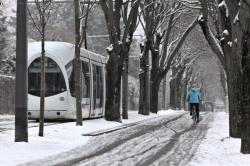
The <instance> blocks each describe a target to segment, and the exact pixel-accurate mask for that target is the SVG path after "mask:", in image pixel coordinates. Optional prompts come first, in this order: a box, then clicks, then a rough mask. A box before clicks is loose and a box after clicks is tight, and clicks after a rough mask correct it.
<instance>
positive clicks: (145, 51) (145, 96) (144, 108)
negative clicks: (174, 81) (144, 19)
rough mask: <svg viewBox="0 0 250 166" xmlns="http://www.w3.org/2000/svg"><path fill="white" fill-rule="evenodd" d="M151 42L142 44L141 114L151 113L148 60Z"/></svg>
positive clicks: (140, 75) (140, 77) (140, 76)
mask: <svg viewBox="0 0 250 166" xmlns="http://www.w3.org/2000/svg"><path fill="white" fill-rule="evenodd" d="M149 49H150V48H149V42H146V43H145V46H141V52H142V57H141V58H140V74H139V79H140V97H139V114H142V115H149V111H150V110H149V103H147V102H150V101H149V100H150V98H149V89H147V87H149V85H147V84H149V83H148V81H147V78H148V77H147V70H148V68H147V62H148V60H147V59H148V58H149V57H148V56H149Z"/></svg>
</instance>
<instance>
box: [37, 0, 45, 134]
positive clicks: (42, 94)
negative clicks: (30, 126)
mask: <svg viewBox="0 0 250 166" xmlns="http://www.w3.org/2000/svg"><path fill="white" fill-rule="evenodd" d="M42 6H43V8H42V11H45V9H44V0H43V5H42ZM44 17H45V16H44V13H43V14H41V26H42V27H41V28H42V29H41V35H42V42H41V48H42V50H41V51H42V55H41V64H40V65H41V66H40V67H41V77H40V82H41V83H40V86H41V87H40V119H39V133H38V135H39V136H40V137H43V130H44V109H45V99H44V98H45V18H44Z"/></svg>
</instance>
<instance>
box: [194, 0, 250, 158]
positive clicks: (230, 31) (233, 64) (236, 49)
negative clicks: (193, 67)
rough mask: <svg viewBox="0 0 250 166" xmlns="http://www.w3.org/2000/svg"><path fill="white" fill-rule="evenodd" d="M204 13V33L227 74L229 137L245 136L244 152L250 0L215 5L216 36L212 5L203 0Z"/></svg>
mask: <svg viewBox="0 0 250 166" xmlns="http://www.w3.org/2000/svg"><path fill="white" fill-rule="evenodd" d="M200 2H201V7H202V10H201V12H202V16H201V18H200V19H199V24H200V26H201V28H202V30H203V33H204V35H205V37H206V39H207V41H208V43H209V45H210V46H211V48H212V49H213V51H214V52H215V53H216V54H217V56H218V57H219V59H220V61H221V63H222V65H223V66H224V69H225V71H226V74H227V86H228V95H229V124H230V126H229V133H230V136H232V137H236V138H239V137H241V138H242V144H241V152H242V153H250V133H249V130H247V129H248V128H249V126H250V124H249V117H250V116H249V114H250V113H249V103H250V101H249V99H248V97H247V96H248V95H249V91H248V90H249V88H248V86H249V83H248V77H249V76H248V75H247V74H246V73H247V72H248V66H249V61H248V57H249V49H248V48H249V31H250V25H249V21H247V20H249V18H250V16H249V11H250V2H249V0H235V1H229V0H218V3H216V1H212V2H215V3H214V4H215V5H214V6H216V7H217V8H218V10H219V12H218V18H219V19H218V20H219V24H218V25H217V27H218V28H216V30H217V35H214V34H213V33H212V31H211V28H210V26H209V25H208V19H209V15H208V13H209V11H211V10H210V8H209V4H208V3H207V1H204V0H200ZM216 37H217V38H216Z"/></svg>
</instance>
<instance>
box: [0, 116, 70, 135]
mask: <svg viewBox="0 0 250 166" xmlns="http://www.w3.org/2000/svg"><path fill="white" fill-rule="evenodd" d="M1 122H5V121H1ZM1 122H0V133H1V132H6V131H11V130H15V121H14V119H12V120H9V122H8V123H1ZM61 123H67V122H60V123H59V122H58V123H44V126H52V125H57V124H61ZM28 125H29V126H28V128H34V127H38V126H39V123H38V122H34V121H30V122H28Z"/></svg>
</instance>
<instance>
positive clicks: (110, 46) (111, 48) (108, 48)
mask: <svg viewBox="0 0 250 166" xmlns="http://www.w3.org/2000/svg"><path fill="white" fill-rule="evenodd" d="M106 49H107V51H108V52H111V51H113V49H114V47H113V44H110V45H109V46H108V47H107V48H106Z"/></svg>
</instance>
